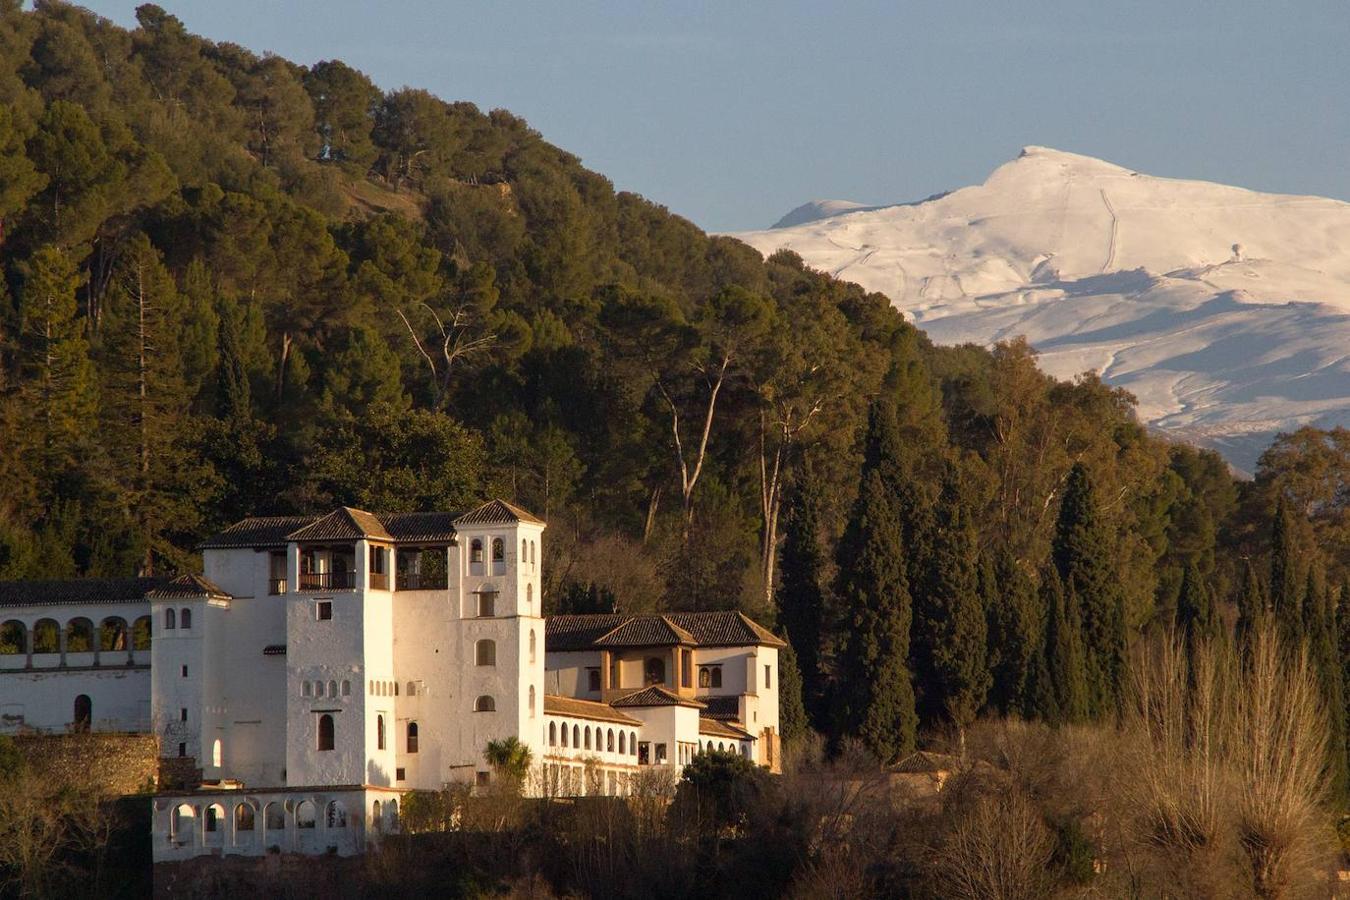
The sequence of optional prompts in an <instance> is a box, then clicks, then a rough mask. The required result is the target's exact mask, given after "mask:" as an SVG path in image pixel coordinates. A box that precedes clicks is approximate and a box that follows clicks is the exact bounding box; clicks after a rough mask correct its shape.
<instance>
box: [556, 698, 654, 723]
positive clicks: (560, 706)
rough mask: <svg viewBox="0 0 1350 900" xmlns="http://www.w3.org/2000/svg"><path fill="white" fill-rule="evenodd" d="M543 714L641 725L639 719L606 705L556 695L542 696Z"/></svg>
mask: <svg viewBox="0 0 1350 900" xmlns="http://www.w3.org/2000/svg"><path fill="white" fill-rule="evenodd" d="M544 714H545V715H549V716H571V717H572V718H574V719H595V720H597V721H601V722H618V723H620V724H622V725H642V720H641V719H635V718H633V717H632V716H630V715H627V714H625V713H621V712H619V711H618V710H617V709H615V708H614V707H612V706H610V705H609V704H608V703H596V702H595V701H594V700H578V699H577V698H575V697H562V696H559V695H557V694H545V695H544Z"/></svg>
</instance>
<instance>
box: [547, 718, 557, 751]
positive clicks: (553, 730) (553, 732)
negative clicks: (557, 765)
mask: <svg viewBox="0 0 1350 900" xmlns="http://www.w3.org/2000/svg"><path fill="white" fill-rule="evenodd" d="M548 745H549V746H550V747H556V746H558V723H557V722H549V723H548Z"/></svg>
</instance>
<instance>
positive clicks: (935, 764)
mask: <svg viewBox="0 0 1350 900" xmlns="http://www.w3.org/2000/svg"><path fill="white" fill-rule="evenodd" d="M959 764H960V760H958V759H957V758H956V757H955V756H948V755H947V754H945V753H930V752H929V751H927V750H919V751H917V752H915V753H911V754H910V755H909V756H906V757H905V758H904V759H902V760H900V761H899V762H898V763H896V764H895V765H893V766H890V767H888V769H887V771H890V772H903V773H907V774H911V775H919V774H929V773H933V772H952V771H955V770H956V768H957V767H958V766H959Z"/></svg>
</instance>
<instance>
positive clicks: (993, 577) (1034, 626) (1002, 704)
mask: <svg viewBox="0 0 1350 900" xmlns="http://www.w3.org/2000/svg"><path fill="white" fill-rule="evenodd" d="M981 572H983V573H985V574H984V576H983V578H982V579H981V580H982V581H984V582H985V585H986V588H985V590H984V594H985V596H986V598H987V599H986V604H987V607H988V614H989V669H990V675H991V677H992V683H991V685H990V689H989V705H990V706H991V707H992V708H993V709H995V710H996V711H998V713H999V714H1001V715H1005V716H1007V715H1025V714H1027V710H1029V709H1031V708H1032V707H1033V706H1034V703H1033V699H1032V693H1033V689H1034V685H1035V678H1036V671H1035V670H1036V663H1037V659H1038V657H1042V651H1041V643H1042V636H1041V629H1042V627H1043V623H1044V620H1045V611H1044V610H1043V609H1041V606H1040V602H1039V599H1038V598H1037V596H1036V588H1035V585H1033V584H1032V582H1031V579H1030V578H1028V577H1027V574H1026V572H1024V571H1023V570H1022V567H1021V566H1020V565H1018V563H1017V560H1016V559H1015V558H1014V557H1013V555H1012V554H1011V553H1010V552H1007V551H1004V552H1002V553H1000V554H999V555H998V561H997V563H995V564H992V565H991V564H989V563H988V562H986V564H985V565H984V566H983V567H982V569H981Z"/></svg>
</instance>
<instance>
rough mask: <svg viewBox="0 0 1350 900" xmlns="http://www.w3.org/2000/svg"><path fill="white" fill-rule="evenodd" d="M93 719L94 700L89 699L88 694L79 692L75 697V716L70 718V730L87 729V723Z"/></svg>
mask: <svg viewBox="0 0 1350 900" xmlns="http://www.w3.org/2000/svg"><path fill="white" fill-rule="evenodd" d="M93 721H94V701H92V700H90V699H89V695H88V694H80V695H79V696H77V697H76V698H75V718H73V719H72V720H71V723H70V730H71V731H88V730H89V724H90V723H91V722H93Z"/></svg>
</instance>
